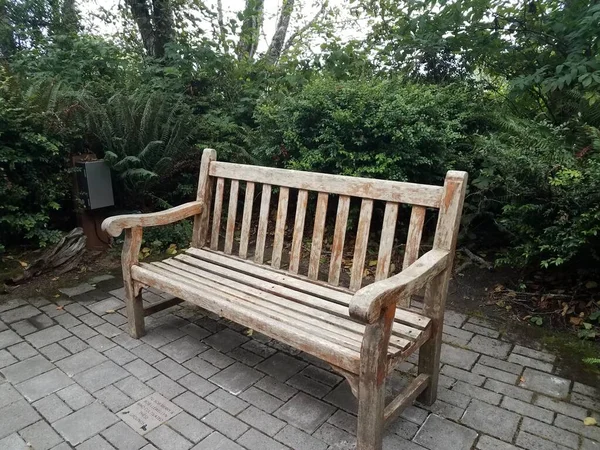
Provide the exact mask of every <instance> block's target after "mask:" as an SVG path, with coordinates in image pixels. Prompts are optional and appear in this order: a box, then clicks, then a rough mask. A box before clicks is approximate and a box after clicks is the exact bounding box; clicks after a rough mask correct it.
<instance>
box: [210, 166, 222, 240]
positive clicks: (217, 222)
mask: <svg viewBox="0 0 600 450" xmlns="http://www.w3.org/2000/svg"><path fill="white" fill-rule="evenodd" d="M224 188H225V179H224V178H218V179H217V188H216V189H215V207H214V209H213V221H212V222H213V223H212V234H211V238H210V248H212V249H213V250H217V248H218V247H219V230H220V228H221V211H222V208H223V191H224Z"/></svg>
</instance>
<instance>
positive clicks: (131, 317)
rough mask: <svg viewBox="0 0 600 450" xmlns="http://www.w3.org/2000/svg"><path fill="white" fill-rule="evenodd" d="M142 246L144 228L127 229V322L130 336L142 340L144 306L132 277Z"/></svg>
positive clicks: (124, 253)
mask: <svg viewBox="0 0 600 450" xmlns="http://www.w3.org/2000/svg"><path fill="white" fill-rule="evenodd" d="M141 245H142V228H141V227H134V228H127V229H125V242H124V243H123V251H122V254H121V264H122V268H123V284H124V286H125V307H126V310H127V321H128V322H129V334H130V335H131V337H133V338H136V339H138V338H140V337H142V336H143V335H144V334H145V332H146V331H145V327H144V305H143V303H142V296H141V294H140V292H139V290H137V289H136V287H135V283H134V281H133V278H132V277H131V267H132V266H134V265H136V264H137V263H138V262H139V260H138V255H139V253H140V247H141Z"/></svg>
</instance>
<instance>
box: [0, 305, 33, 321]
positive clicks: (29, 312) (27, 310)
mask: <svg viewBox="0 0 600 450" xmlns="http://www.w3.org/2000/svg"><path fill="white" fill-rule="evenodd" d="M39 314H40V310H39V309H37V308H34V307H33V306H31V305H25V306H21V307H20V308H15V309H11V310H8V311H5V312H3V313H0V320H2V321H3V322H4V323H13V322H18V321H20V320H25V319H29V318H30V317H34V316H37V315H39Z"/></svg>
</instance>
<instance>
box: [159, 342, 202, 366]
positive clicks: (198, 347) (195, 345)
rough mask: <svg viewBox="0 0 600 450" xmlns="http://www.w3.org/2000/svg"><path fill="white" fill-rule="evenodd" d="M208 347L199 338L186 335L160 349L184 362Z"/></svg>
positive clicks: (174, 358) (172, 357)
mask: <svg viewBox="0 0 600 450" xmlns="http://www.w3.org/2000/svg"><path fill="white" fill-rule="evenodd" d="M207 349H208V347H207V346H206V345H204V344H202V343H201V342H200V341H198V340H197V339H194V338H193V337H191V336H184V337H182V338H180V339H177V340H176V341H173V342H170V343H169V344H167V345H164V346H162V347H160V349H159V350H160V351H161V352H163V353H164V354H165V355H167V356H168V357H170V358H171V359H173V360H175V361H177V362H178V363H182V362H184V361H187V360H188V359H190V358H193V357H194V356H196V355H197V354H198V353H201V352H203V351H205V350H207Z"/></svg>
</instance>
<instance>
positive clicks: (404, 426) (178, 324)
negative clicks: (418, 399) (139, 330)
mask: <svg viewBox="0 0 600 450" xmlns="http://www.w3.org/2000/svg"><path fill="white" fill-rule="evenodd" d="M63 293H64V297H61V298H59V299H53V300H56V302H50V301H48V300H46V299H43V298H31V299H23V300H11V301H9V302H7V303H0V449H1V450H13V449H14V450H18V449H32V448H33V449H35V450H46V449H56V450H66V449H72V448H76V449H78V450H87V449H93V450H103V449H114V448H117V449H123V450H138V449H144V450H149V449H155V448H156V449H162V450H170V449H173V450H179V449H184V450H185V449H190V448H193V449H194V450H204V449H206V450H217V449H223V450H236V449H248V450H255V449H259V450H271V449H285V448H291V449H294V450H313V449H314V450H318V449H323V450H325V449H331V450H334V449H336V450H342V449H350V448H353V446H354V442H355V437H354V433H355V427H356V417H355V416H354V413H355V410H356V401H355V399H354V397H353V396H352V394H351V393H350V390H349V387H348V385H347V383H346V382H345V380H343V379H342V378H341V377H340V376H339V375H337V374H335V373H333V372H331V371H329V370H328V367H327V366H325V365H323V364H322V363H320V362H319V361H318V360H315V359H314V358H312V357H310V356H307V355H305V354H302V353H299V352H297V351H295V350H293V349H290V348H287V347H286V346H284V345H282V344H280V343H278V342H276V341H273V340H270V339H268V338H266V337H265V336H262V335H259V334H258V333H254V334H252V333H249V332H248V330H245V329H244V328H243V327H240V326H238V325H236V324H233V323H230V322H227V321H225V320H223V319H220V318H219V317H217V316H215V315H213V314H209V313H207V312H206V311H203V310H201V309H199V308H197V307H194V306H191V305H188V304H182V305H180V306H175V307H172V308H170V309H169V310H165V311H162V312H161V313H158V314H156V315H153V316H151V317H148V318H147V319H146V323H147V328H148V334H147V335H146V336H145V337H143V338H142V339H141V340H135V339H132V338H130V337H129V335H127V334H126V333H125V332H124V331H123V330H124V329H125V323H126V318H125V316H124V314H123V313H124V312H123V308H124V304H123V302H122V300H121V298H122V295H123V291H122V288H120V283H119V281H118V280H117V279H115V278H112V277H110V276H102V277H97V278H96V279H95V280H91V281H90V282H89V283H86V284H82V285H80V286H77V287H74V288H71V289H64V290H63ZM144 298H145V301H147V302H149V303H153V302H156V301H159V300H161V299H162V298H161V294H160V293H158V292H146V293H145V294H144ZM445 333H446V334H445V339H444V341H445V343H444V348H443V355H442V362H443V364H444V365H443V368H442V374H443V375H442V377H441V383H440V384H441V387H440V391H439V400H438V401H437V402H436V404H434V405H433V406H432V407H431V408H425V407H423V406H422V405H417V406H413V407H410V408H409V409H407V410H406V411H405V412H404V413H403V414H402V416H401V418H399V419H398V420H397V421H396V422H395V423H393V424H392V426H390V427H389V428H388V430H387V435H386V438H385V443H384V448H385V449H398V450H424V449H428V450H468V449H477V450H517V449H529V450H567V449H574V450H600V444H599V442H600V427H598V426H584V425H583V419H584V418H585V417H588V416H592V417H595V418H596V419H598V422H600V390H598V389H596V388H594V387H591V386H586V385H583V384H579V383H576V382H575V383H574V382H572V381H570V380H567V379H562V378H560V377H558V376H556V375H554V374H553V372H554V369H555V367H554V362H555V357H554V356H553V355H551V354H548V353H545V352H543V351H539V350H534V349H530V348H525V347H522V346H519V345H515V344H513V343H511V342H510V341H509V340H507V339H505V338H504V336H502V334H501V333H500V332H499V331H498V329H497V328H496V327H495V326H494V325H493V324H491V323H488V322H486V321H483V320H481V319H477V318H467V317H466V316H464V315H461V314H458V313H454V312H452V311H448V313H447V315H446V327H445ZM415 361H416V358H411V359H410V360H409V361H407V362H406V363H405V364H404V365H403V366H404V367H403V369H404V370H405V371H407V372H409V373H413V374H414V372H415V365H414V363H415ZM399 375H400V374H399ZM403 382H405V380H404V379H402V378H400V377H398V378H397V379H395V380H394V382H393V383H390V385H391V387H392V388H393V387H394V386H395V385H396V383H398V385H401V384H402V383H403ZM396 386H397V385H396Z"/></svg>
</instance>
